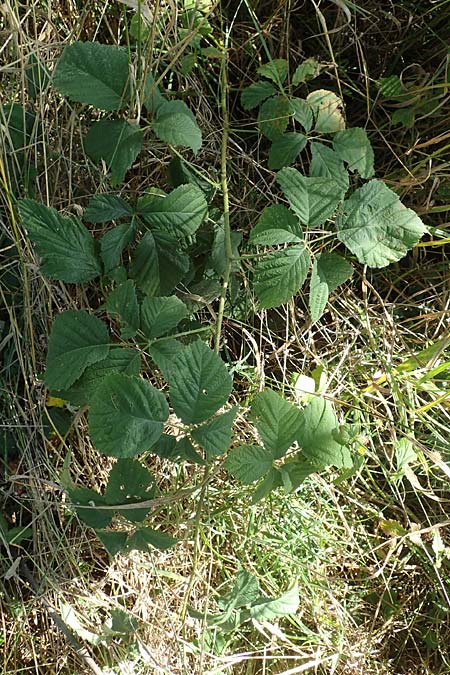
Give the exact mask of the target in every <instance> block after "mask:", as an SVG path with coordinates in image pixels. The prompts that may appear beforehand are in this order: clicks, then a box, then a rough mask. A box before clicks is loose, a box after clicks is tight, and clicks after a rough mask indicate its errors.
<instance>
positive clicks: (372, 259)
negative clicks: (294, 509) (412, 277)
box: [336, 179, 427, 267]
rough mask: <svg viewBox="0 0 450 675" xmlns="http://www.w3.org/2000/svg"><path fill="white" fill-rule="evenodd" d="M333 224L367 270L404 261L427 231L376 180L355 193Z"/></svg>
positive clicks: (339, 235)
mask: <svg viewBox="0 0 450 675" xmlns="http://www.w3.org/2000/svg"><path fill="white" fill-rule="evenodd" d="M343 211H344V213H343V215H342V216H339V218H338V219H337V221H336V225H337V228H338V234H337V236H338V239H339V240H340V241H342V243H343V244H345V245H346V246H347V248H348V249H350V251H351V252H352V253H353V254H354V255H355V256H356V257H357V259H358V261H359V262H360V263H362V264H364V265H369V267H385V266H386V265H389V263H391V262H395V261H397V260H400V258H403V256H405V255H406V253H407V252H408V251H409V249H410V248H412V247H413V246H415V245H416V244H417V242H418V241H419V239H420V238H421V237H422V235H423V234H425V233H426V231H427V229H426V227H425V225H424V224H423V222H422V221H421V220H420V218H419V216H418V215H417V214H416V213H414V211H412V210H411V209H407V208H406V206H404V205H403V204H402V203H401V201H400V199H399V198H398V196H397V195H396V194H395V192H393V191H392V190H390V189H389V188H388V187H387V186H386V185H385V184H384V183H382V182H381V181H379V180H375V179H374V180H371V181H369V182H368V183H366V184H365V185H363V187H361V188H359V189H358V190H355V192H353V194H352V195H351V197H350V198H349V199H347V200H346V201H345V202H344V206H343Z"/></svg>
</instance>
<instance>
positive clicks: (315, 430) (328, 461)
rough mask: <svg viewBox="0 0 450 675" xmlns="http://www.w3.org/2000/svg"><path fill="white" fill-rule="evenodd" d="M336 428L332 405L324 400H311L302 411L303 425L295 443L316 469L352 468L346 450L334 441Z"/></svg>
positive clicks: (348, 453)
mask: <svg viewBox="0 0 450 675" xmlns="http://www.w3.org/2000/svg"><path fill="white" fill-rule="evenodd" d="M338 426H339V424H338V420H337V417H336V413H335V412H334V409H333V405H332V404H331V402H330V401H327V400H326V399H324V398H320V397H316V398H313V400H312V401H311V402H310V403H309V404H308V405H307V406H306V408H305V409H304V410H303V424H302V425H301V427H299V430H298V434H297V441H298V444H299V445H300V447H301V449H302V450H303V453H304V454H305V455H306V457H307V458H308V459H309V460H310V461H311V463H312V464H315V465H316V466H317V467H321V466H330V465H332V466H335V467H337V468H338V469H340V468H342V467H344V468H347V467H350V466H352V460H351V457H350V452H349V451H348V448H346V447H345V446H344V445H341V444H339V443H337V442H336V441H335V440H334V436H333V431H334V430H335V429H336V428H337V427H338Z"/></svg>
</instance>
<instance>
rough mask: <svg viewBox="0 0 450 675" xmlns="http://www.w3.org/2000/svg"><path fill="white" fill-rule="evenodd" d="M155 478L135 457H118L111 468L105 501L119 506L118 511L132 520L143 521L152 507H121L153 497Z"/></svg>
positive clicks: (133, 521)
mask: <svg viewBox="0 0 450 675" xmlns="http://www.w3.org/2000/svg"><path fill="white" fill-rule="evenodd" d="M155 488H156V484H155V479H154V478H153V476H152V474H151V473H150V471H149V470H148V469H147V468H146V467H145V466H143V465H142V464H141V463H140V462H138V461H137V460H135V459H118V460H117V462H116V463H115V464H114V466H113V468H112V469H111V471H110V473H109V477H108V484H107V486H106V490H105V494H104V497H105V502H106V504H109V505H110V506H117V507H118V508H117V513H119V514H120V515H121V516H123V517H124V518H126V519H127V520H129V521H131V522H132V523H139V522H141V521H143V520H144V519H145V518H146V516H147V514H148V512H149V510H150V508H149V507H148V506H144V507H143V508H120V507H121V506H125V505H128V504H136V503H138V502H143V501H147V500H149V499H152V498H153V497H154V495H155Z"/></svg>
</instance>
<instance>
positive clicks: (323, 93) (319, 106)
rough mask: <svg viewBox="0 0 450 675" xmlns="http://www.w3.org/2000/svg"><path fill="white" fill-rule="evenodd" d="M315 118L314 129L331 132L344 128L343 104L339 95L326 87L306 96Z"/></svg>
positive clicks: (324, 132)
mask: <svg viewBox="0 0 450 675" xmlns="http://www.w3.org/2000/svg"><path fill="white" fill-rule="evenodd" d="M306 100H307V102H308V103H309V105H310V106H311V108H312V109H313V112H314V118H315V120H316V123H315V126H314V131H317V132H318V133H321V134H332V133H334V132H336V131H341V130H342V129H345V120H344V114H343V104H342V101H341V99H340V98H339V96H336V94H334V93H333V92H332V91H327V90H326V89H317V90H316V91H313V92H311V93H310V94H309V95H308V97H307V98H306Z"/></svg>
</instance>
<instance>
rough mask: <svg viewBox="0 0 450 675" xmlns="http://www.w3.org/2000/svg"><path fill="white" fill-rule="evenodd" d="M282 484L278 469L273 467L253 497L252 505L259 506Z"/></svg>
mask: <svg viewBox="0 0 450 675" xmlns="http://www.w3.org/2000/svg"><path fill="white" fill-rule="evenodd" d="M281 484H282V483H281V474H280V472H279V470H278V469H277V468H276V467H274V466H272V467H271V468H270V470H269V472H268V473H267V474H266V476H265V477H264V479H263V480H262V481H261V482H260V483H259V484H258V485H257V487H256V490H255V491H254V493H253V495H252V504H257V503H258V502H260V501H261V500H262V499H265V498H266V497H267V495H269V494H270V493H271V492H273V490H276V489H277V488H278V487H280V485H281Z"/></svg>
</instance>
